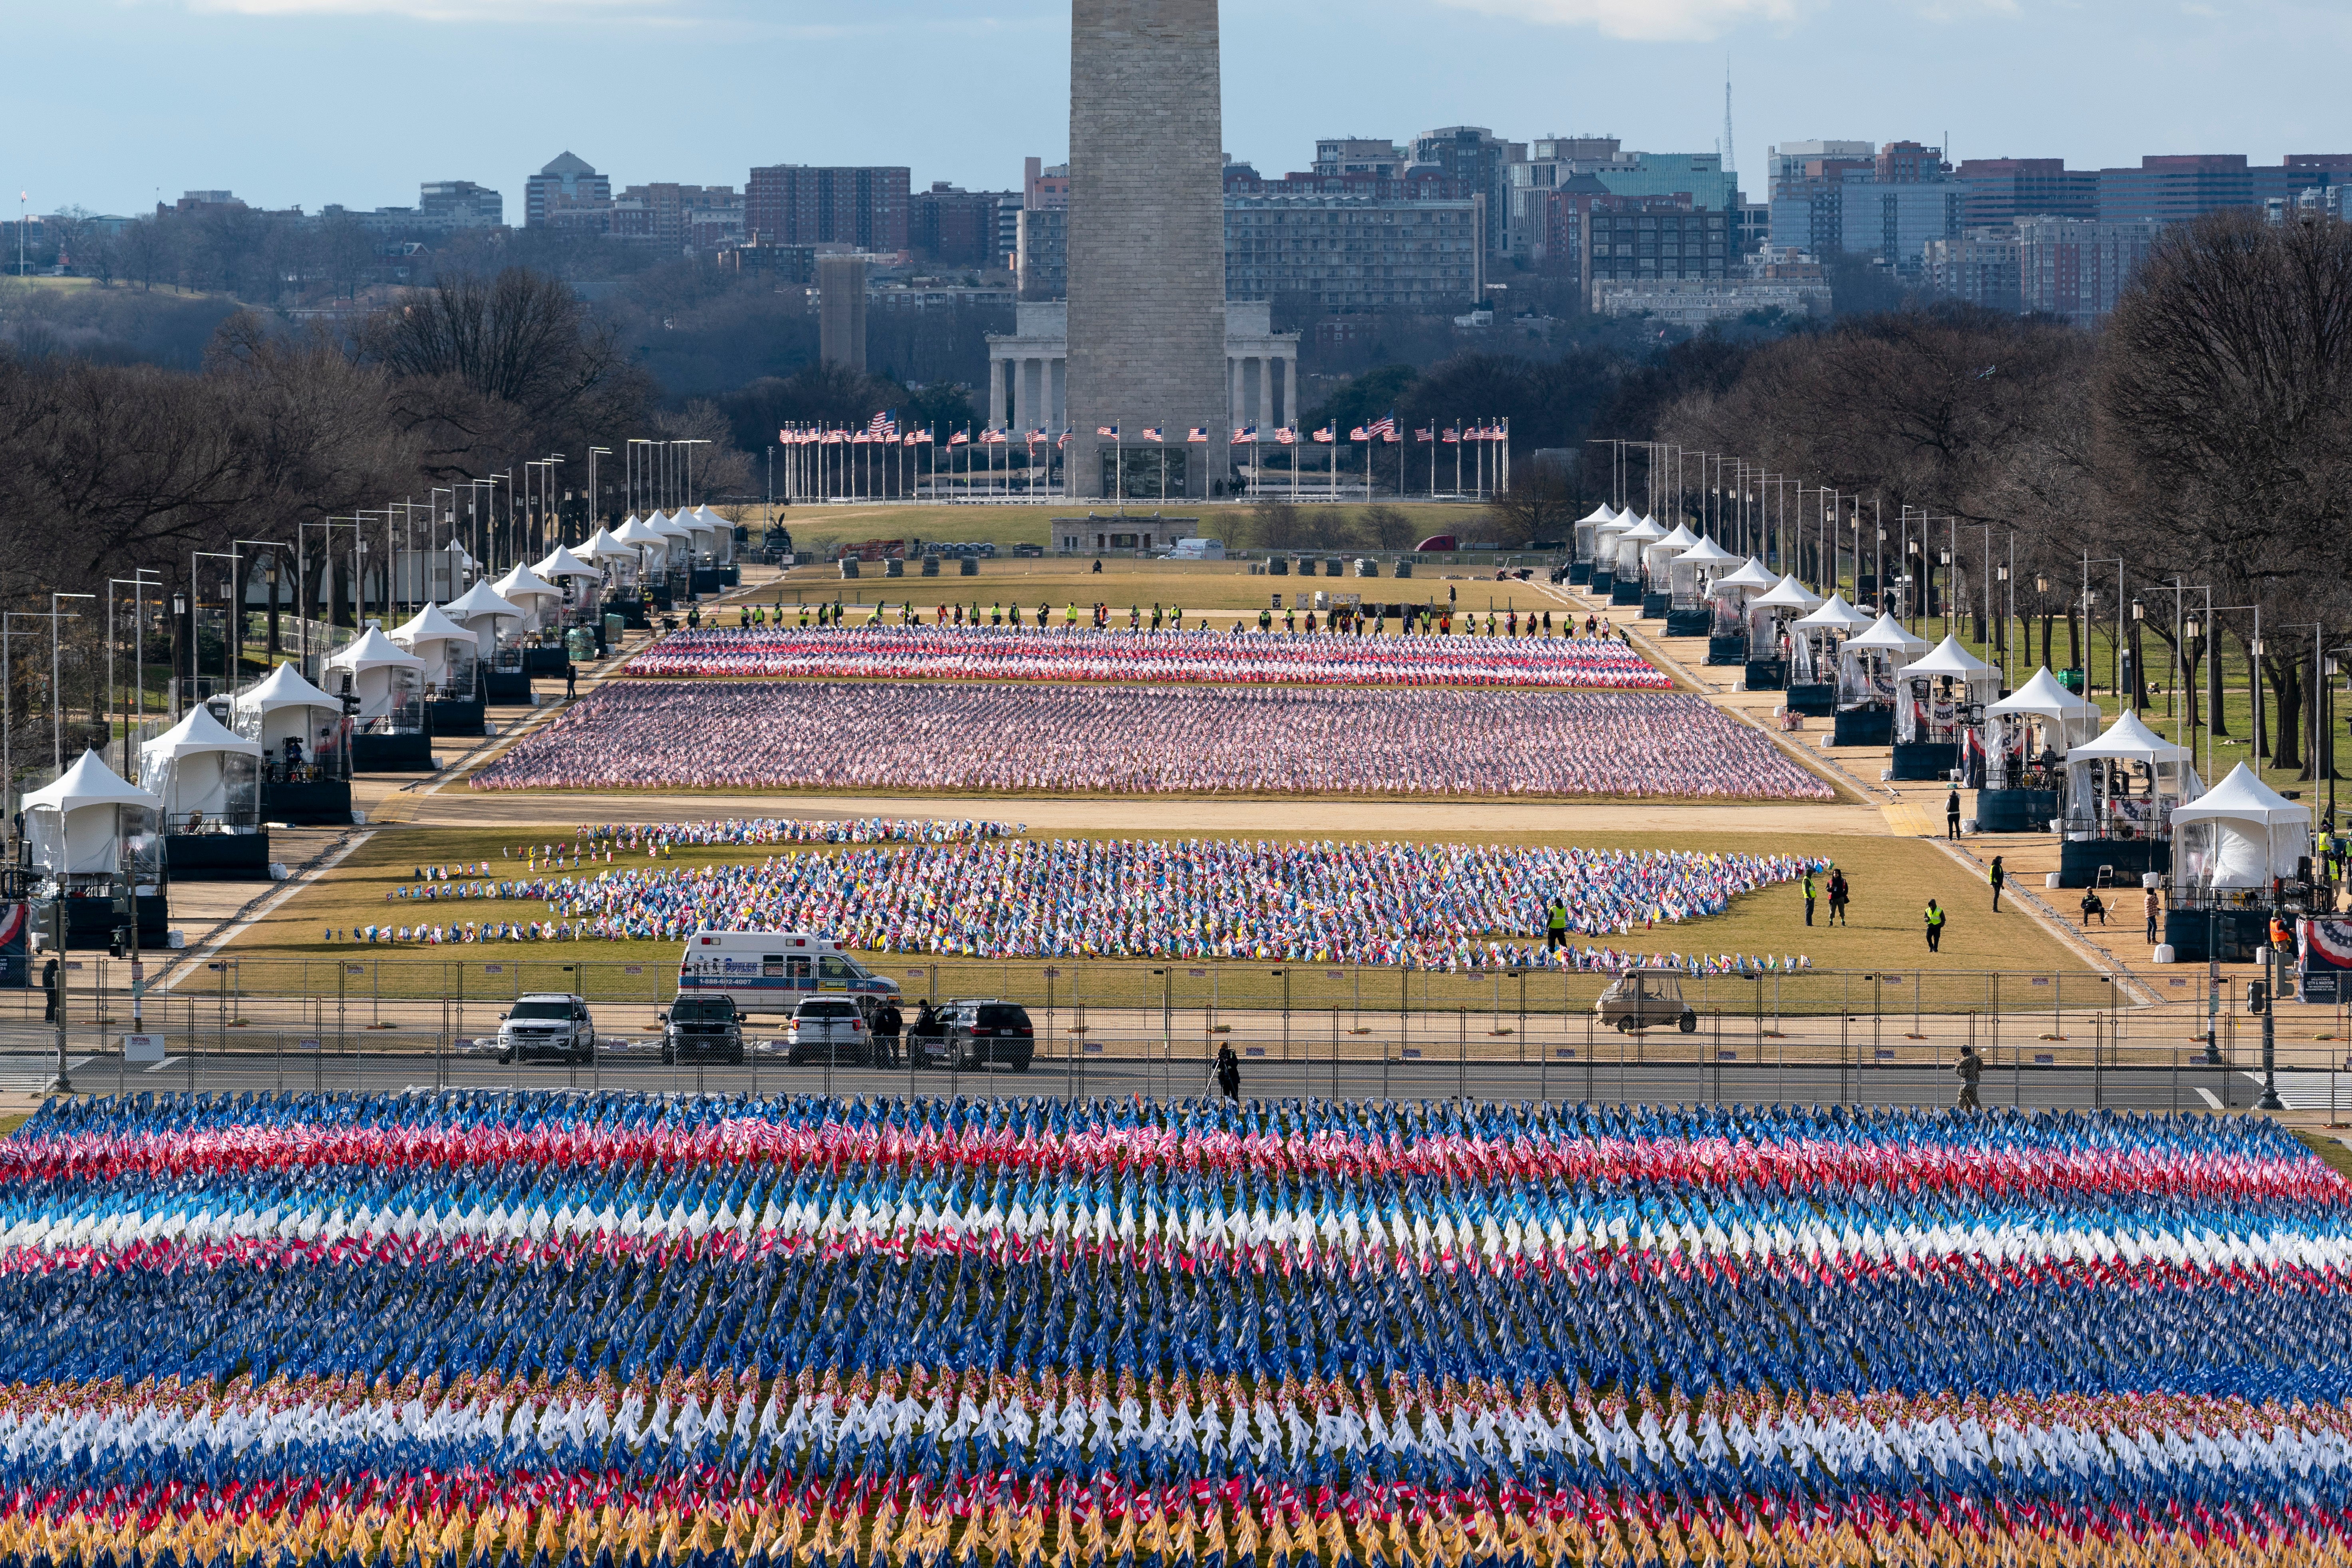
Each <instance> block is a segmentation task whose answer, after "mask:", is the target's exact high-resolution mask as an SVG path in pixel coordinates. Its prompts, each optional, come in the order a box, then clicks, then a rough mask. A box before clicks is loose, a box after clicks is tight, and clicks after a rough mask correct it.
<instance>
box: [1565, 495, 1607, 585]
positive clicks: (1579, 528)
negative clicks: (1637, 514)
mask: <svg viewBox="0 0 2352 1568" xmlns="http://www.w3.org/2000/svg"><path fill="white" fill-rule="evenodd" d="M1615 521H1617V513H1616V512H1615V511H1614V510H1611V508H1610V505H1609V503H1608V502H1607V501H1602V502H1601V504H1600V505H1599V506H1596V507H1594V508H1593V509H1592V510H1591V511H1590V512H1587V513H1586V514H1585V515H1584V516H1582V517H1580V518H1578V519H1577V520H1576V537H1575V544H1574V559H1572V560H1571V561H1570V563H1569V567H1568V580H1569V581H1570V582H1571V583H1590V582H1591V581H1592V563H1593V562H1594V561H1595V560H1596V559H1597V556H1596V553H1595V552H1596V549H1597V547H1598V542H1599V532H1600V530H1601V527H1602V525H1603V524H1606V523H1612V522H1615Z"/></svg>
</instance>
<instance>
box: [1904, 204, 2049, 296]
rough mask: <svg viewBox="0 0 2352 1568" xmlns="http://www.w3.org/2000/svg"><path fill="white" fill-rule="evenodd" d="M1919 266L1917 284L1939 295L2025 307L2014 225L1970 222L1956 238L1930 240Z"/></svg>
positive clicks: (2015, 227)
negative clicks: (1973, 223) (1918, 280)
mask: <svg viewBox="0 0 2352 1568" xmlns="http://www.w3.org/2000/svg"><path fill="white" fill-rule="evenodd" d="M1919 270H1920V282H1921V284H1922V285H1923V286H1924V287H1925V288H1926V289H1927V291H1928V292H1929V293H1931V294H1934V295H1937V297H1938V298H1941V299H1947V300H1965V301H1967V302H1968V303H1969V304H1971V305H1981V306H1983V307H1984V308H1985V309H1986V310H2010V311H2014V310H2021V309H2023V308H2024V304H2023V299H2024V297H2023V294H2022V292H2021V283H2020V280H2019V273H2018V250H2017V226H2016V225H2014V224H1988V225H1972V226H1965V227H1963V228H1962V229H1961V230H1960V232H1959V235H1958V237H1945V238H1940V239H1931V240H1929V241H1928V242H1927V248H1926V250H1925V251H1924V252H1923V253H1922V256H1921V260H1920V269H1919Z"/></svg>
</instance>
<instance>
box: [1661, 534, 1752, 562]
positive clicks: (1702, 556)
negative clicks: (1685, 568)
mask: <svg viewBox="0 0 2352 1568" xmlns="http://www.w3.org/2000/svg"><path fill="white" fill-rule="evenodd" d="M1738 559H1739V557H1738V556H1737V555H1734V554H1733V553H1732V552H1730V551H1728V550H1726V549H1725V548H1724V547H1723V546H1722V545H1720V544H1717V542H1715V541H1714V540H1712V539H1702V540H1700V541H1699V542H1697V543H1696V544H1694V545H1692V546H1691V547H1690V548H1689V549H1688V550H1685V551H1684V552H1682V553H1681V554H1680V555H1677V556H1675V560H1677V561H1685V562H1688V563H1690V564H1692V565H1694V566H1715V565H1719V564H1721V563H1724V562H1726V561H1737V560H1738Z"/></svg>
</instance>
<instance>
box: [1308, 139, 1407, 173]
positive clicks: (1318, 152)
mask: <svg viewBox="0 0 2352 1568" xmlns="http://www.w3.org/2000/svg"><path fill="white" fill-rule="evenodd" d="M1411 162H1412V157H1411V154H1409V153H1407V152H1406V150H1405V149H1404V148H1402V147H1400V146H1398V145H1397V144H1396V143H1395V142H1391V141H1390V140H1388V138H1386V137H1384V136H1374V137H1365V136H1330V137H1326V138H1324V139H1323V140H1322V141H1319V142H1316V143H1315V172H1316V173H1317V174H1370V175H1371V176H1373V177H1374V178H1376V179H1383V180H1393V179H1396V178H1398V177H1399V176H1400V175H1402V174H1403V173H1404V171H1405V167H1406V165H1407V164H1409V163H1411Z"/></svg>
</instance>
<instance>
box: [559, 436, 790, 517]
mask: <svg viewBox="0 0 2352 1568" xmlns="http://www.w3.org/2000/svg"><path fill="white" fill-rule="evenodd" d="M768 450H769V451H770V452H771V453H772V452H774V451H775V448H774V447H769V448H768ZM612 455H613V448H612V447H589V448H588V531H587V532H586V533H583V534H582V535H581V538H583V540H584V539H587V538H590V537H592V536H593V534H594V533H595V531H597V530H598V529H600V528H602V527H604V491H602V490H600V489H597V488H596V459H597V458H609V457H611V456H612ZM768 471H769V473H770V474H771V475H773V474H774V472H775V464H774V463H773V461H771V462H770V463H769V466H768Z"/></svg>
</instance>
